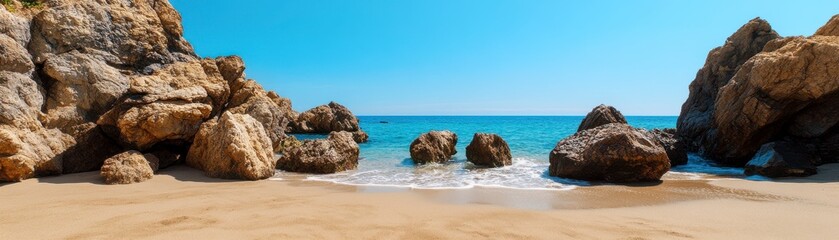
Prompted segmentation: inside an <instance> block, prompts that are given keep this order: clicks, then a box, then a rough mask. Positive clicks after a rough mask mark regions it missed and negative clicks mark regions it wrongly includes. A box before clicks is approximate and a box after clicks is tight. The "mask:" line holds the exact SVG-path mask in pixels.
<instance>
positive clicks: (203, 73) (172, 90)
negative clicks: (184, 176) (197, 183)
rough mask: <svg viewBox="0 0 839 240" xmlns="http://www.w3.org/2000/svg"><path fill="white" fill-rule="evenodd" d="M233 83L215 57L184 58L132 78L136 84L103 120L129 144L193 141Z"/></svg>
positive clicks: (113, 134)
mask: <svg viewBox="0 0 839 240" xmlns="http://www.w3.org/2000/svg"><path fill="white" fill-rule="evenodd" d="M229 89H230V88H229V86H228V84H227V81H225V80H224V79H223V77H222V76H221V73H220V72H219V71H218V68H217V65H216V63H215V61H214V60H211V59H205V60H203V61H191V62H178V63H174V64H170V65H166V66H163V67H161V68H159V69H157V70H155V71H154V73H152V74H151V75H143V76H138V77H134V78H132V79H131V87H130V88H129V89H128V92H127V93H126V95H125V96H124V97H123V99H122V100H121V101H119V102H118V104H117V105H116V106H114V108H112V109H111V110H109V111H108V112H106V113H105V114H103V115H102V116H101V117H100V118H99V120H98V121H97V123H98V124H99V125H101V126H102V127H103V130H105V132H106V133H108V134H109V136H111V137H113V138H115V139H119V140H120V141H121V142H122V143H123V144H125V145H127V146H128V147H131V148H135V149H138V150H146V149H148V148H150V147H152V146H154V144H157V143H160V142H164V141H168V142H171V141H181V142H187V141H189V140H191V139H192V137H193V136H194V135H195V132H196V131H197V130H198V127H199V126H200V125H201V123H202V122H204V121H205V120H207V119H209V118H211V117H212V116H213V115H214V113H216V112H219V111H220V110H221V109H222V107H223V106H224V105H225V104H226V102H227V100H228V95H229Z"/></svg>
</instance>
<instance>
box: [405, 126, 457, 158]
mask: <svg viewBox="0 0 839 240" xmlns="http://www.w3.org/2000/svg"><path fill="white" fill-rule="evenodd" d="M455 145H457V134H455V133H453V132H451V131H431V132H427V133H423V134H421V135H420V136H419V137H417V139H414V141H413V142H411V159H413V160H414V163H415V164H426V163H445V162H448V161H449V159H451V157H452V156H454V154H455V153H457V150H456V149H455Z"/></svg>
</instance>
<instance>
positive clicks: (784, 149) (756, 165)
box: [745, 141, 818, 178]
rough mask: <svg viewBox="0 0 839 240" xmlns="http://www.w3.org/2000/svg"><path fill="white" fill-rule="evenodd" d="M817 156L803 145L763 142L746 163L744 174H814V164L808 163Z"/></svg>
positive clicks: (767, 175) (774, 175)
mask: <svg viewBox="0 0 839 240" xmlns="http://www.w3.org/2000/svg"><path fill="white" fill-rule="evenodd" d="M814 158H818V156H816V155H815V154H813V153H812V152H811V151H808V150H807V149H806V147H805V146H802V144H798V143H792V142H786V141H780V142H771V143H767V144H764V145H763V146H761V147H760V150H759V151H758V152H757V154H755V156H754V158H752V160H751V161H749V162H748V163H747V164H746V167H745V174H746V175H763V176H766V177H772V178H776V177H806V176H810V175H813V174H816V166H814V165H813V164H811V163H810V161H811V160H812V159H814Z"/></svg>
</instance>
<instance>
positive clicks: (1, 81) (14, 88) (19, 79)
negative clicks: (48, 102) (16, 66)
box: [0, 56, 44, 129]
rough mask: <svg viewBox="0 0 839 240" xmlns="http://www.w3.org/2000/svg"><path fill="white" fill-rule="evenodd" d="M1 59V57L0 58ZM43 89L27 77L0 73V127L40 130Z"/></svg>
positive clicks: (13, 73) (19, 74)
mask: <svg viewBox="0 0 839 240" xmlns="http://www.w3.org/2000/svg"><path fill="white" fill-rule="evenodd" d="M0 58H2V56H0ZM42 91H43V89H42V88H41V86H40V85H38V83H37V82H36V81H35V80H32V79H31V78H30V77H29V75H27V74H21V73H15V72H9V71H0V95H2V96H3V97H1V98H0V125H9V126H14V127H18V128H22V129H33V128H40V127H41V123H40V122H39V121H38V119H39V118H40V116H41V115H43V114H42V113H41V111H40V110H41V107H42V106H43V105H44V97H43V94H42Z"/></svg>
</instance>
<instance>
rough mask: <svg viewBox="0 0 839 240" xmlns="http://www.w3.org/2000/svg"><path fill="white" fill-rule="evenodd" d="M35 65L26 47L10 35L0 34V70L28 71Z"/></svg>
mask: <svg viewBox="0 0 839 240" xmlns="http://www.w3.org/2000/svg"><path fill="white" fill-rule="evenodd" d="M34 67H35V65H34V64H33V63H32V60H31V56H29V52H27V51H26V48H25V47H23V45H21V44H20V43H18V42H17V41H15V40H14V39H12V38H11V37H9V36H7V35H5V34H0V71H10V72H17V73H28V72H29V71H32V69H33V68H34Z"/></svg>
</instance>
